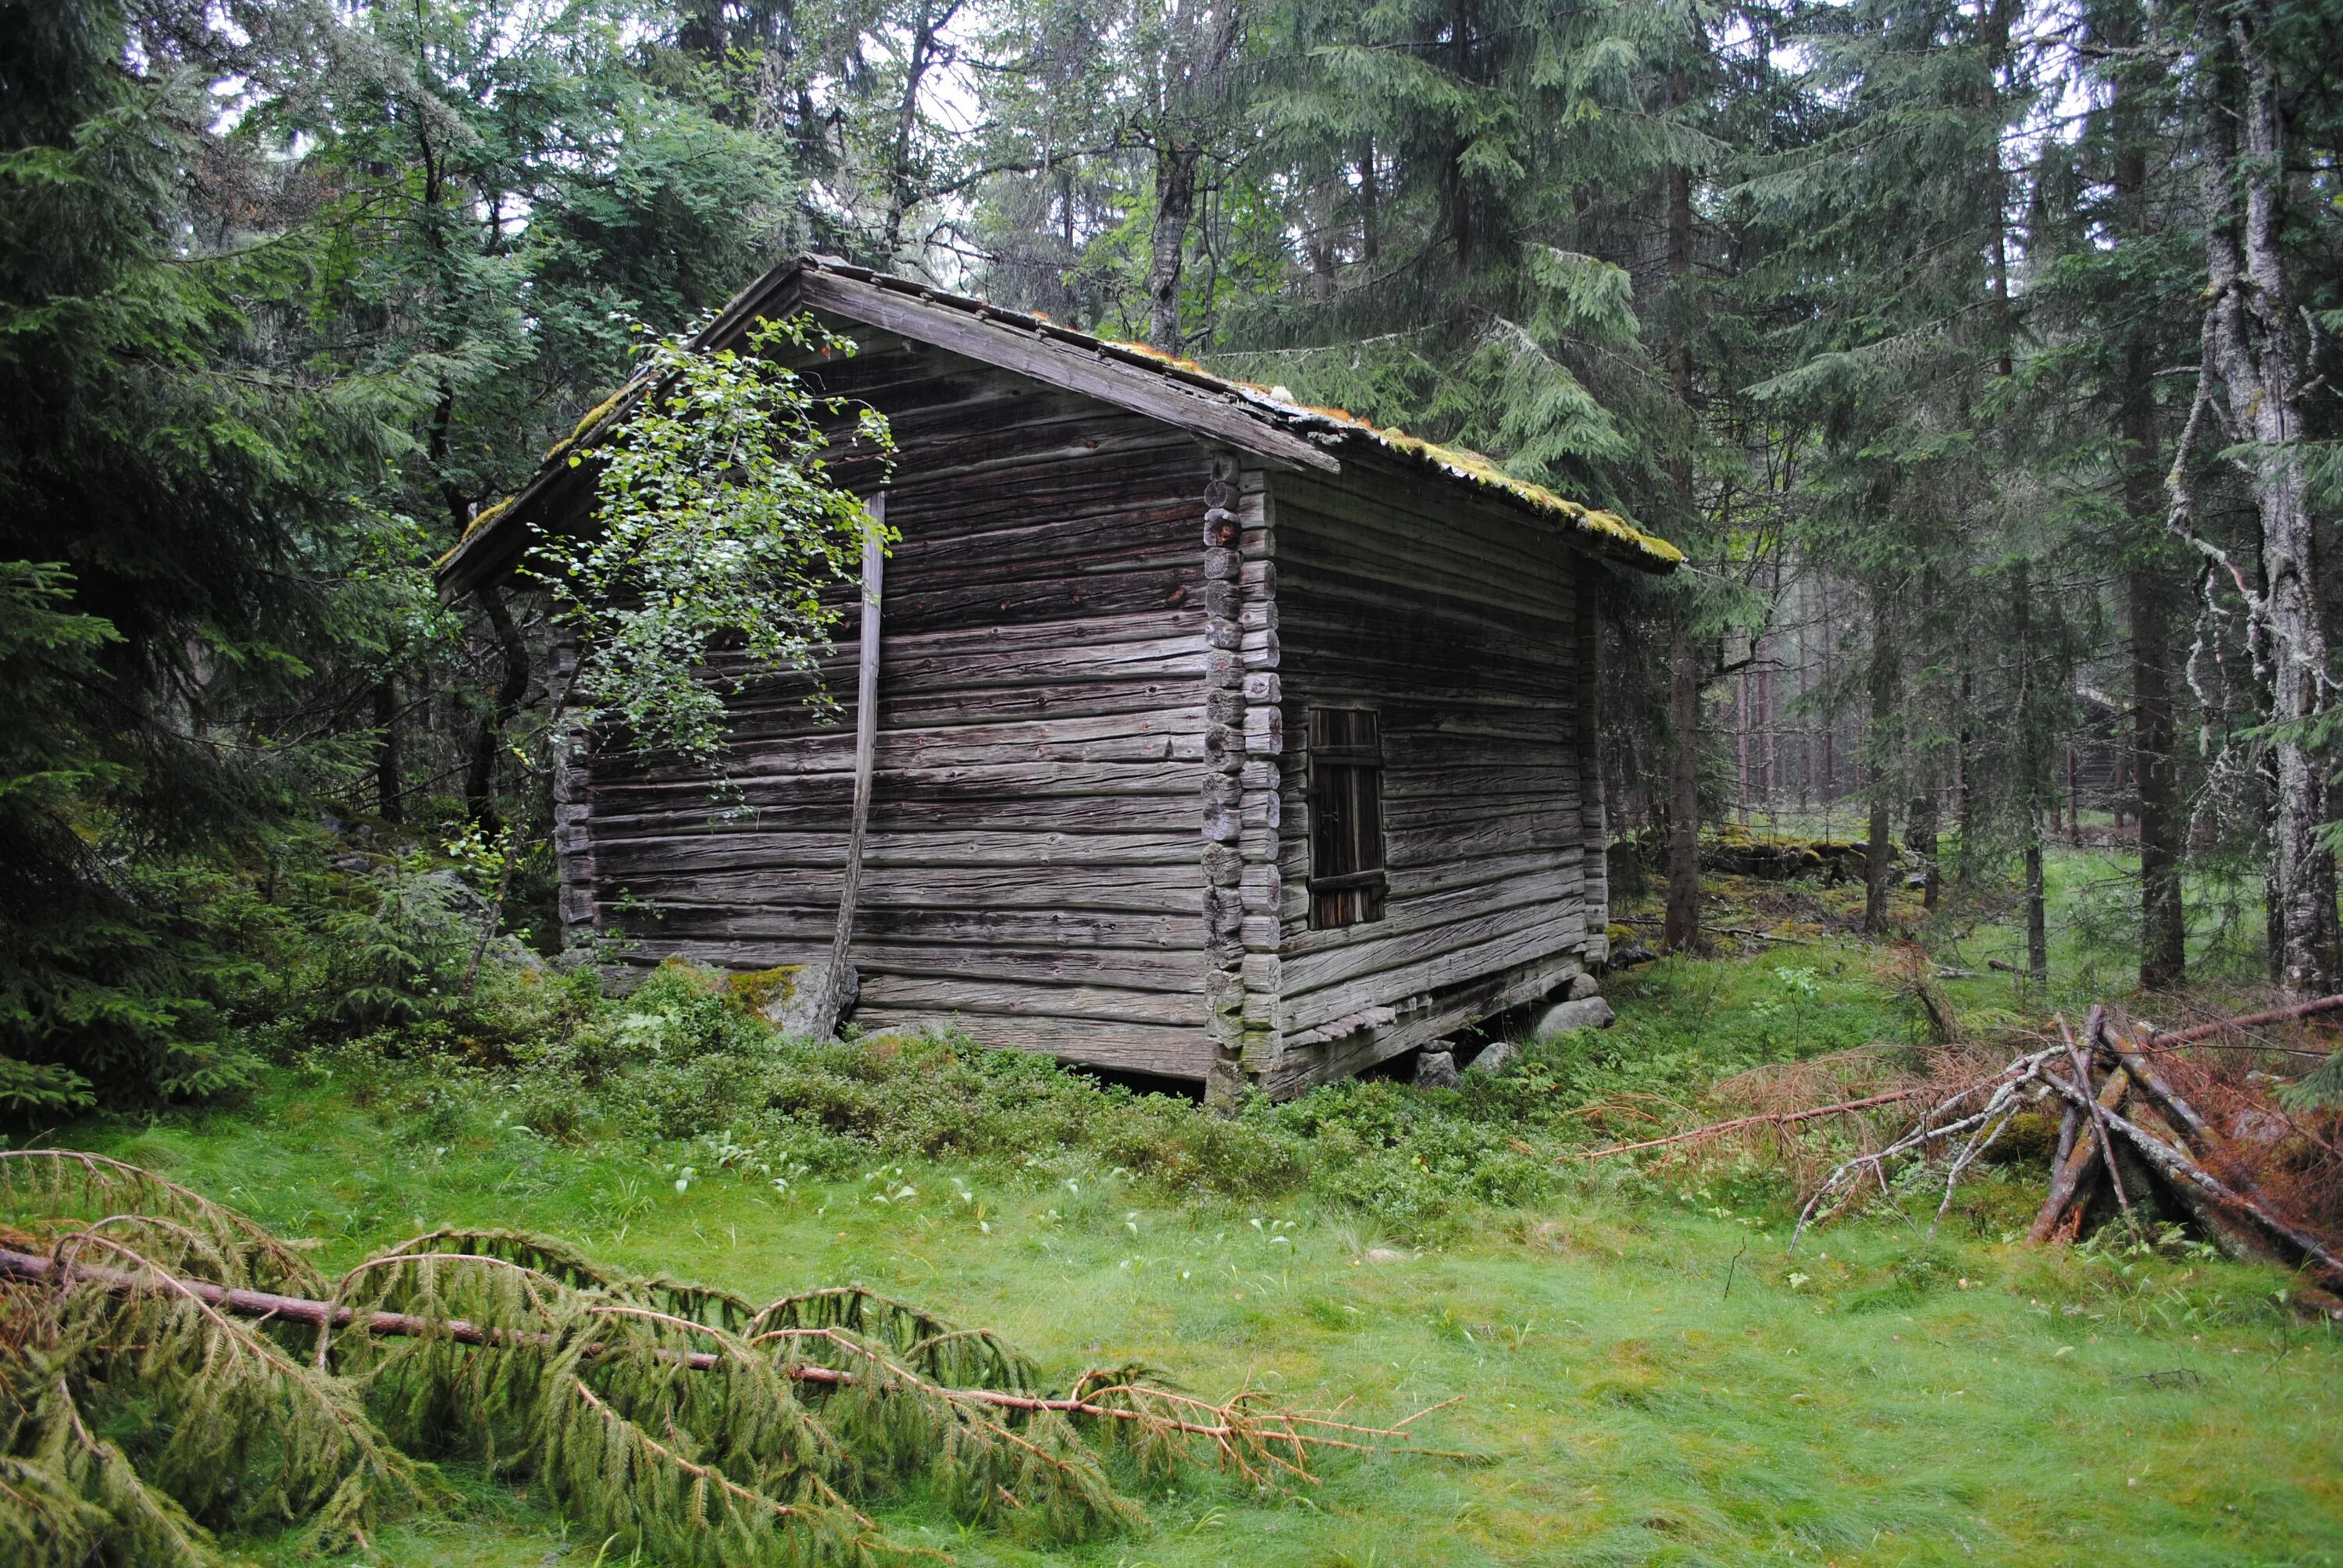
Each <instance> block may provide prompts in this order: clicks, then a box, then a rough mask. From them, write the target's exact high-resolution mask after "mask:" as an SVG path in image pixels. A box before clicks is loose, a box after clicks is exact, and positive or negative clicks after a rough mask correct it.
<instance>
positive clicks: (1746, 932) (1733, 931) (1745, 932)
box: [1611, 915, 1815, 948]
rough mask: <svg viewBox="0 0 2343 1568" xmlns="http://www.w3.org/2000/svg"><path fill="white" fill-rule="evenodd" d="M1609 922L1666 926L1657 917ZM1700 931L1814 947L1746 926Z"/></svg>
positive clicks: (1624, 917)
mask: <svg viewBox="0 0 2343 1568" xmlns="http://www.w3.org/2000/svg"><path fill="white" fill-rule="evenodd" d="M1611 920H1612V923H1613V924H1614V925H1621V926H1664V925H1665V924H1667V922H1666V921H1665V920H1662V919H1660V917H1659V916H1657V915H1614V916H1612V917H1611ZM1701 929H1702V930H1704V931H1705V932H1706V933H1707V934H1708V935H1710V936H1713V937H1747V938H1749V939H1750V940H1753V941H1760V942H1780V943H1782V944H1783V945H1784V946H1785V947H1793V948H1810V947H1812V946H1814V945H1815V944H1814V943H1813V941H1812V940H1809V939H1807V938H1805V937H1777V936H1775V934H1774V933H1773V932H1771V931H1757V930H1750V929H1749V928H1748V927H1747V926H1704V927H1702V928H1701Z"/></svg>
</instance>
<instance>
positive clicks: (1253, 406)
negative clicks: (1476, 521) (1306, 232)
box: [440, 256, 1684, 572]
mask: <svg viewBox="0 0 2343 1568" xmlns="http://www.w3.org/2000/svg"><path fill="white" fill-rule="evenodd" d="M811 270H820V271H824V272H831V273H835V274H837V275H839V276H842V277H847V278H851V279H853V280H855V281H856V282H859V283H865V284H869V285H870V286H873V287H877V288H881V289H885V290H887V291H888V292H890V293H891V294H898V295H902V296H907V297H910V298H912V299H915V300H916V301H917V302H918V303H919V304H920V306H922V307H927V308H930V309H940V310H947V311H950V312H953V313H955V314H958V315H963V316H973V317H976V318H977V319H978V320H980V321H981V322H983V323H985V324H987V325H990V326H996V327H999V328H1001V330H1002V331H1004V332H1021V333H1025V334H1031V335H1034V336H1038V337H1041V338H1044V339H1046V340H1048V341H1050V342H1053V343H1057V344H1062V345H1064V346H1066V347H1071V348H1077V349H1082V350H1087V351H1088V352H1089V353H1090V354H1091V355H1093V356H1095V357H1098V358H1100V359H1104V360H1108V361H1111V362H1114V363H1118V364H1121V365H1124V366H1127V367H1134V368H1139V369H1143V370H1149V371H1152V372H1154V373H1156V374H1158V375H1161V377H1164V378H1165V379H1167V380H1169V381H1172V382H1176V383H1178V384H1180V385H1181V386H1182V387H1186V388H1187V389H1188V390H1190V391H1192V392H1200V393H1204V394H1207V395H1209V396H1212V397H1216V398H1218V399H1220V400H1222V401H1225V402H1229V403H1233V404H1234V405H1236V406H1237V407H1240V408H1242V409H1243V410H1244V411H1245V412H1246V413H1248V414H1250V415H1252V417H1255V418H1256V419H1258V420H1260V421H1262V423H1263V424H1266V425H1270V426H1273V427H1278V428H1282V429H1284V430H1286V431H1289V432H1291V433H1292V434H1294V435H1298V436H1302V437H1305V438H1306V439H1308V440H1311V441H1312V442H1315V443H1318V444H1320V445H1322V446H1324V447H1332V448H1336V449H1339V448H1340V447H1343V446H1347V445H1350V444H1353V443H1357V444H1360V445H1363V446H1365V447H1371V448H1373V449H1375V450H1377V451H1380V452H1383V453H1385V454H1388V455H1390V456H1393V457H1399V458H1401V459H1403V460H1404V461H1406V462H1408V463H1410V464H1411V465H1413V466H1415V467H1422V468H1424V469H1426V470H1428V471H1430V472H1433V473H1435V474H1438V475H1440V476H1442V477H1446V478H1449V479H1453V480H1459V481H1462V482H1463V483H1465V484H1469V485H1472V486H1473V487H1476V488H1478V489H1481V490H1483V491H1488V492H1493V493H1494V494H1497V495H1501V496H1503V497H1505V498H1509V499H1511V500H1513V501H1514V502H1516V503H1518V504H1520V505H1523V506H1524V507H1526V508H1530V509H1531V510H1532V511H1534V512H1536V513H1539V514H1542V515H1543V516H1544V517H1546V518H1551V519H1553V520H1554V521H1555V522H1557V523H1559V524H1560V525H1562V527H1563V528H1565V529H1566V530H1567V531H1568V532H1570V533H1572V534H1574V535H1576V536H1577V538H1578V539H1579V542H1580V543H1581V544H1583V545H1584V547H1585V548H1589V549H1593V550H1594V551H1596V552H1598V553H1600V554H1603V555H1606V556H1610V557H1613V558H1617V559H1621V560H1624V561H1625V562H1627V563H1628V564H1630V565H1633V566H1635V567H1637V568H1641V569H1643V570H1644V571H1651V572H1666V571H1672V570H1674V568H1676V567H1678V566H1680V565H1681V564H1683V561H1684V552H1683V551H1682V550H1680V549H1678V548H1676V547H1675V546H1674V545H1672V544H1670V543H1669V542H1668V541H1667V540H1665V539H1664V538H1660V537H1658V536H1657V535H1655V534H1651V533H1646V532H1645V531H1644V530H1643V529H1641V528H1637V527H1635V525H1634V523H1632V522H1630V521H1628V520H1627V519H1626V518H1623V517H1621V516H1619V514H1617V513H1616V512H1611V511H1604V510H1602V509H1600V508H1594V507H1589V506H1586V505H1584V504H1583V503H1581V502H1578V501H1574V500H1572V499H1570V498H1568V497H1566V496H1562V495H1558V494H1556V493H1555V492H1554V491H1553V490H1550V489H1548V488H1546V487H1544V486H1543V485H1537V484H1533V483H1532V482H1530V481H1529V480H1527V479H1523V478H1519V477H1515V476H1513V475H1512V474H1508V473H1506V472H1505V471H1504V469H1503V467H1501V466H1500V465H1499V464H1498V463H1497V462H1496V461H1495V460H1494V459H1493V458H1490V457H1483V455H1482V454H1480V453H1478V452H1473V451H1468V450H1466V449H1465V448H1463V447H1443V446H1441V445H1440V444H1438V443H1437V442H1433V441H1427V440H1425V439H1423V437H1420V436H1412V435H1410V434H1408V433H1407V432H1406V431H1404V430H1400V429H1394V428H1392V427H1386V426H1378V425H1376V424H1374V423H1373V422H1372V421H1370V420H1366V419H1363V418H1361V417H1358V416H1357V415H1355V414H1353V413H1351V412H1350V411H1348V410H1347V409H1342V408H1327V407H1314V406H1312V405H1310V404H1306V403H1302V402H1300V401H1297V400H1296V399H1295V398H1294V397H1293V396H1292V394H1291V393H1289V392H1287V391H1286V390H1285V388H1283V387H1263V386H1262V385H1260V384H1258V383H1256V382H1251V381H1237V380H1232V379H1230V378H1227V377H1220V376H1215V375H1213V374H1212V372H1211V371H1209V370H1207V369H1205V368H1204V367H1203V366H1202V364H1200V363H1198V362H1197V361H1195V360H1193V359H1187V358H1182V357H1179V356H1177V355H1172V354H1166V353H1164V352H1162V351H1161V349H1158V348H1155V347H1151V346H1150V345H1147V344H1144V343H1124V342H1118V341H1116V340H1114V339H1112V338H1106V337H1094V336H1092V335H1091V334H1089V333H1084V332H1077V331H1075V330H1073V329H1072V328H1071V327H1061V326H1059V325H1058V324H1057V323H1056V322H1054V321H1051V319H1050V318H1049V317H1046V316H1043V315H1041V314H1040V313H1039V312H1029V311H1019V310H1009V309H1004V308H1002V307H1000V306H998V305H993V304H990V303H989V302H987V301H985V300H981V299H977V298H974V297H970V296H967V295H960V294H952V293H950V292H948V291H946V290H943V289H939V288H936V287H934V286H932V285H929V284H923V283H920V282H918V281H917V280H915V279H911V278H906V277H897V276H893V275H891V274H889V273H883V272H874V271H872V270H870V268H868V267H862V266H852V265H850V264H849V263H846V262H841V261H834V260H831V259H830V258H828V257H818V256H800V257H799V258H797V259H796V260H794V261H792V262H789V263H788V264H787V265H785V266H779V267H776V268H775V269H774V270H773V271H771V272H769V273H768V274H767V275H766V276H764V277H763V278H760V279H759V281H758V282H757V283H755V284H753V285H751V286H749V288H746V289H744V290H742V291H741V292H740V294H739V295H738V296H736V297H734V299H733V301H732V303H731V304H730V305H729V306H728V307H726V308H725V309H724V311H723V313H722V314H721V315H719V317H717V319H716V321H715V322H714V323H713V324H712V325H711V326H710V327H709V328H708V330H707V331H706V332H705V333H703V334H702V335H701V343H702V346H703V347H715V346H717V345H718V344H720V343H724V342H728V341H729V340H730V339H731V338H732V337H733V336H734V335H735V334H736V333H737V332H738V331H739V329H740V327H743V326H744V325H746V324H747V323H748V322H749V321H750V320H752V319H754V318H755V317H756V316H757V315H758V314H759V311H760V309H761V307H763V306H764V305H765V304H766V303H767V302H768V301H769V300H770V299H772V298H773V297H774V296H775V295H777V294H778V293H779V292H780V290H781V289H782V287H783V286H785V285H786V284H788V283H789V281H790V280H791V279H792V278H794V277H795V276H797V275H798V274H799V273H800V272H801V271H811ZM642 389H643V383H642V381H641V378H640V377H638V378H637V379H635V380H632V381H629V382H628V383H627V384H626V385H625V386H623V387H619V388H618V390H617V391H616V392H613V393H612V394H611V395H610V396H609V397H606V398H604V399H603V400H602V401H601V402H600V403H598V404H597V405H596V406H595V407H593V408H591V409H589V410H588V412H587V414H586V417H584V418H582V419H580V420H579V421H578V426H577V427H576V428H575V429H574V430H572V431H571V432H570V434H569V436H568V437H567V438H566V439H564V440H561V441H558V442H556V443H555V444H554V445H553V446H552V447H551V448H549V449H548V451H547V452H546V454H545V462H544V465H543V467H541V468H540V469H539V471H538V475H537V477H535V478H533V479H532V480H531V481H530V482H529V483H528V485H527V486H525V487H522V489H521V490H520V492H519V493H518V495H516V496H514V497H512V498H508V499H507V500H504V501H500V502H498V504H497V505H495V506H492V507H488V508H484V509H483V510H482V511H481V512H480V514H479V515H478V517H476V518H473V520H472V523H471V525H470V527H469V528H467V529H466V530H465V535H464V539H463V541H462V542H461V543H459V544H458V546H457V547H456V548H454V549H452V550H450V551H448V552H447V555H446V556H445V557H442V558H441V561H440V564H441V566H442V567H443V568H447V567H450V566H451V565H452V564H453V563H454V562H455V561H456V559H457V558H458V557H461V556H463V555H465V554H467V553H468V550H467V547H468V546H469V545H471V544H472V543H473V541H474V540H475V538H477V537H478V536H479V535H481V534H483V533H484V532H487V531H489V530H492V529H494V528H496V526H497V525H498V522H499V521H500V520H502V519H505V518H508V517H510V516H511V515H512V514H513V513H514V512H515V511H516V510H517V509H519V508H521V507H522V506H523V505H524V504H526V503H527V502H528V501H529V500H530V499H531V498H532V497H534V496H535V495H536V494H537V493H538V491H540V490H541V489H543V488H544V487H545V486H546V485H547V484H548V482H549V480H550V479H551V478H552V477H554V476H555V475H557V474H558V472H559V471H560V470H562V469H563V468H565V467H568V466H569V465H570V462H571V459H572V457H574V455H575V454H576V453H577V452H578V451H579V450H580V449H581V448H584V447H590V446H591V445H593V444H594V442H595V440H596V439H597V438H598V437H599V436H600V435H601V433H602V432H603V431H604V430H605V429H607V428H608V427H609V426H610V425H612V424H614V423H616V422H617V421H618V419H619V418H621V417H624V415H625V413H626V410H627V409H628V407H631V405H632V403H633V401H634V399H635V397H638V396H639V394H640V392H641V391H642Z"/></svg>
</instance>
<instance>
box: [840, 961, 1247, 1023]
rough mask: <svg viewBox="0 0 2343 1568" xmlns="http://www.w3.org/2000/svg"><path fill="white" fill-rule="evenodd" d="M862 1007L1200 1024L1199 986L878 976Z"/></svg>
mask: <svg viewBox="0 0 2343 1568" xmlns="http://www.w3.org/2000/svg"><path fill="white" fill-rule="evenodd" d="M862 1002H863V1005H865V1006H868V1007H870V1008H871V1009H873V1010H876V1011H880V1012H922V1013H927V1014H930V1015H931V1016H944V1017H953V1016H958V1017H964V1018H971V1019H973V1018H995V1017H997V1018H1010V1019H1025V1018H1032V1019H1045V1018H1046V1019H1060V1020H1068V1021H1076V1020H1080V1021H1085V1022H1091V1023H1149V1024H1165V1025H1176V1026H1178V1027H1181V1028H1194V1029H1200V1030H1201V1029H1202V1027H1203V1025H1204V998H1203V990H1202V986H1201V985H1199V987H1198V988H1197V989H1196V990H1194V991H1192V992H1183V993H1179V994H1172V993H1165V992H1156V991H1140V990H1121V989H1120V988H1114V987H1108V986H1095V985H1041V984H1020V983H1014V982H1011V981H1007V980H965V979H959V978H954V979H949V980H935V979H926V978H918V977H909V976H899V975H885V974H880V975H873V976H871V977H870V978H869V979H867V980H864V981H863V985H862Z"/></svg>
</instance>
